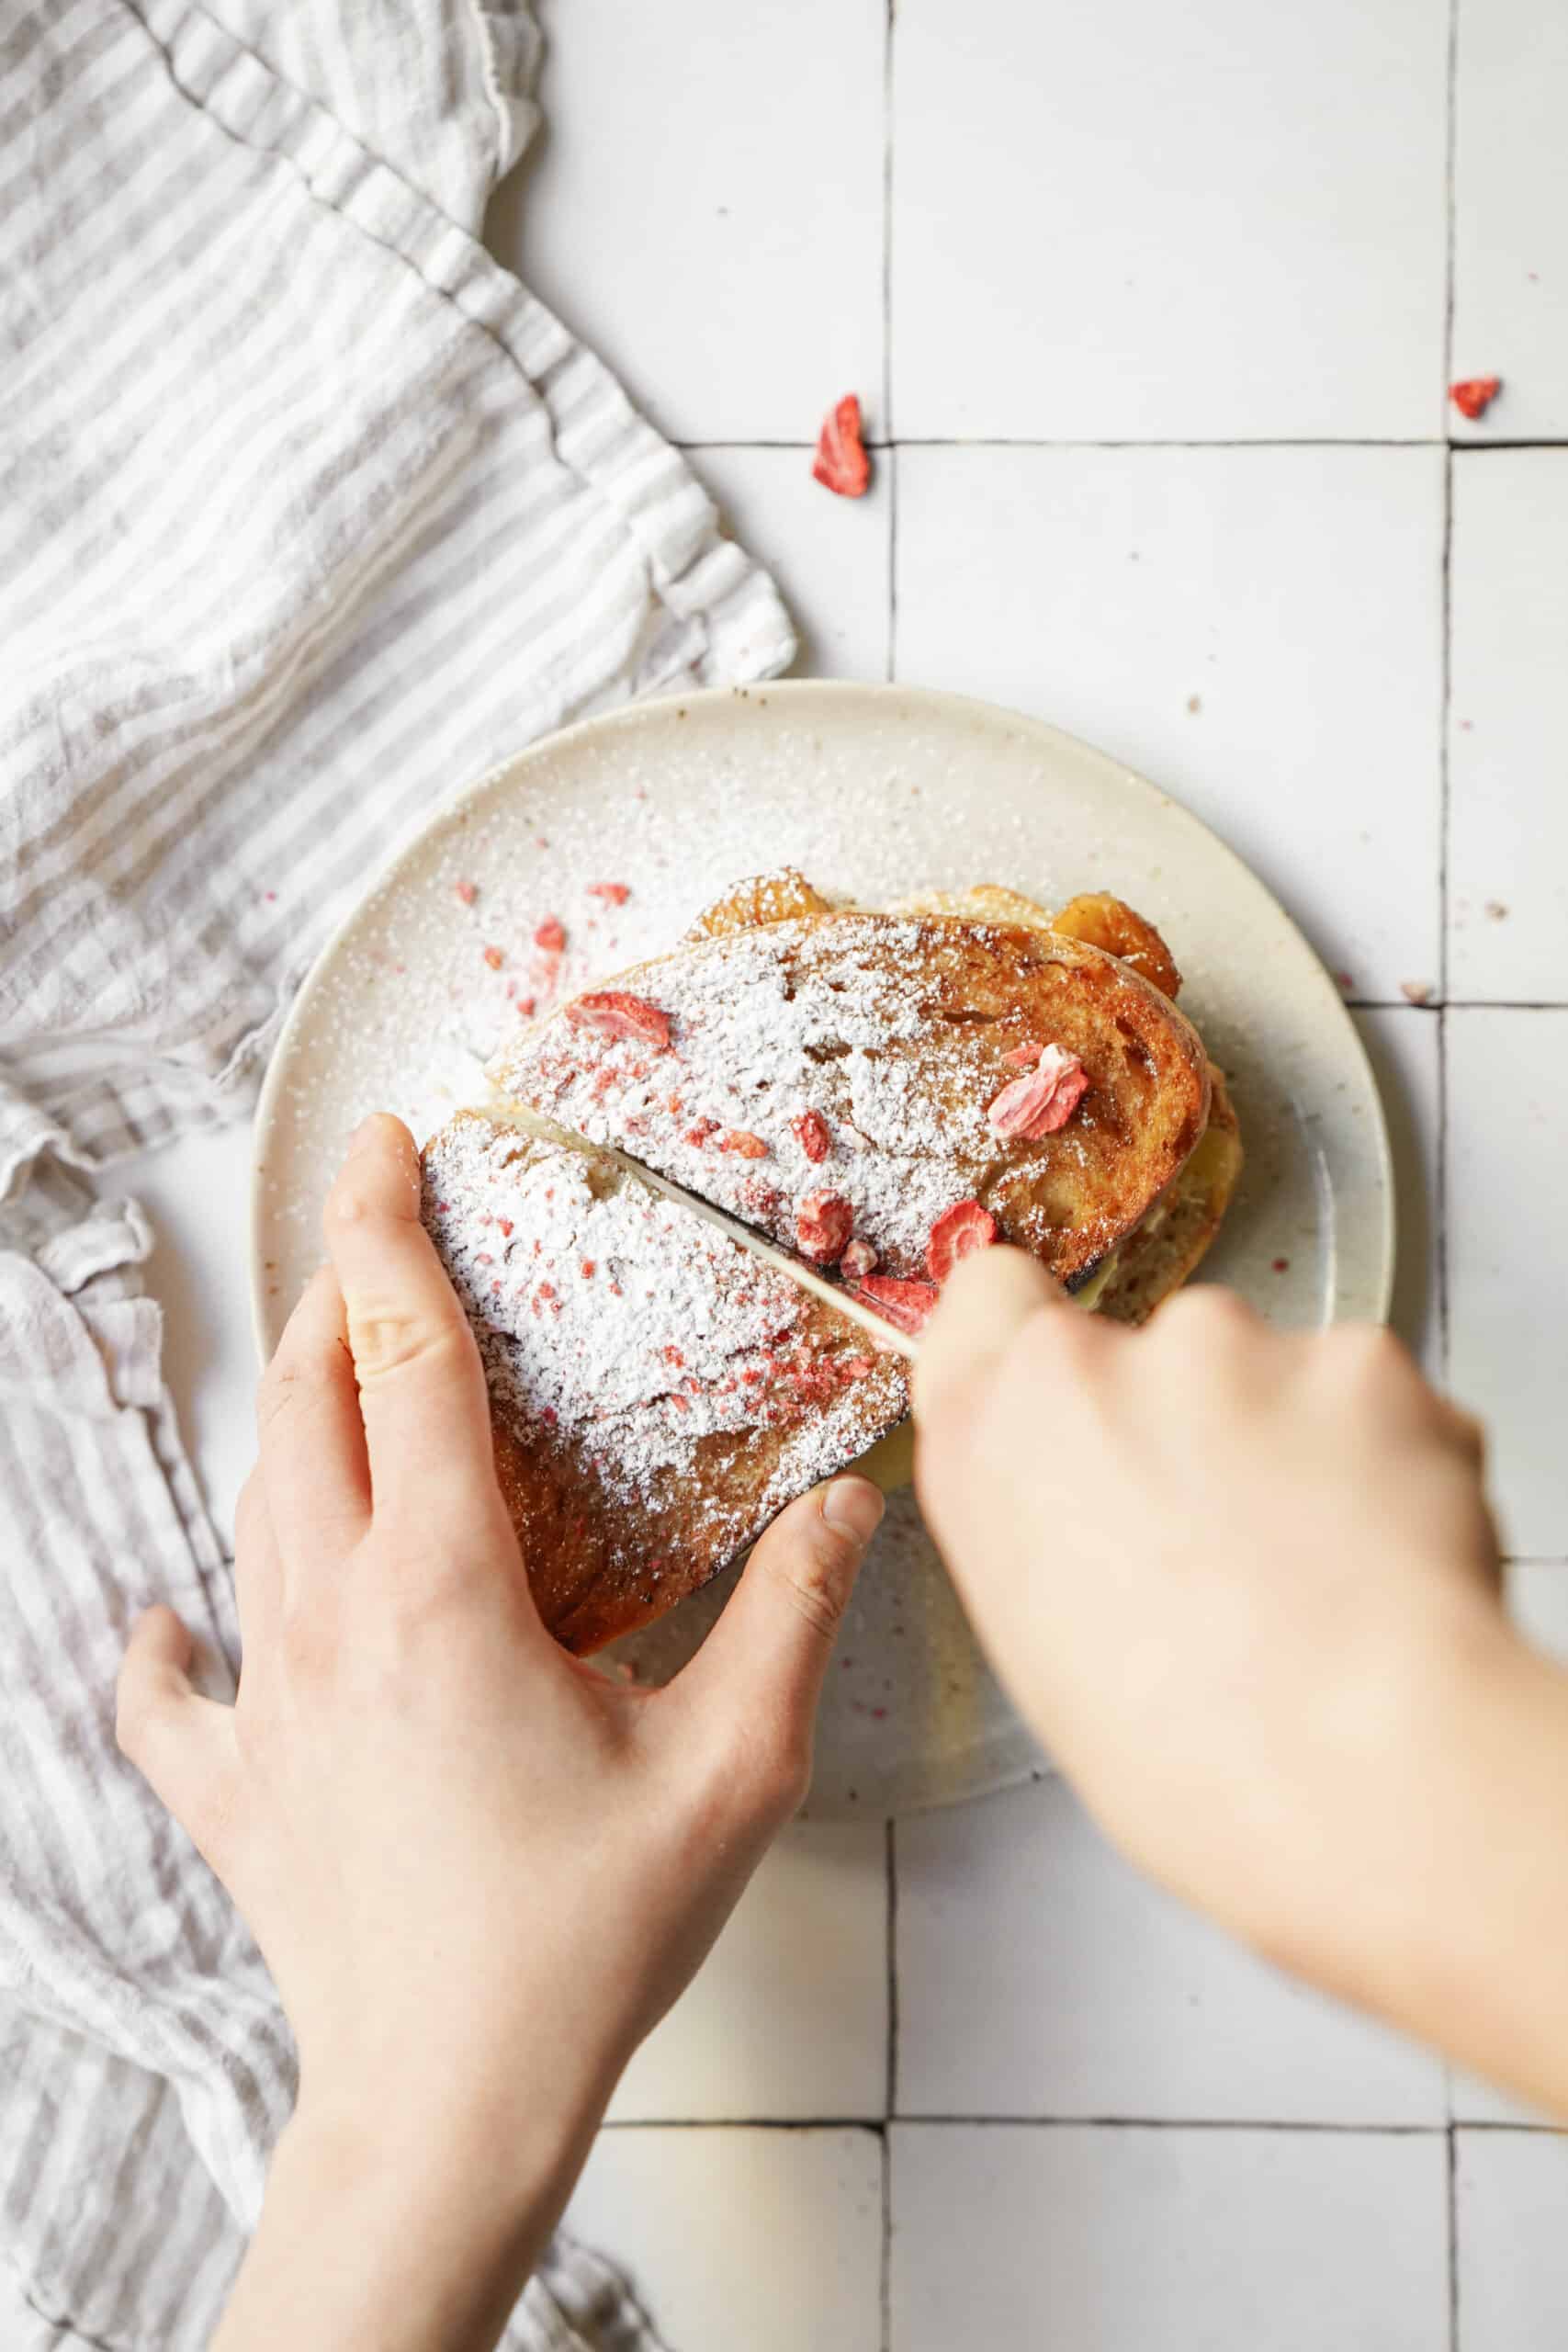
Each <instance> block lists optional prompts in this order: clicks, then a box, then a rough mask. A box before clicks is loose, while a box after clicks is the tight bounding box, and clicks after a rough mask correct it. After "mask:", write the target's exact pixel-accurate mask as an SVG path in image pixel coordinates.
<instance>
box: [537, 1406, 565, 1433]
mask: <svg viewBox="0 0 1568 2352" xmlns="http://www.w3.org/2000/svg"><path fill="white" fill-rule="evenodd" d="M539 1419H541V1420H542V1421H543V1423H544V1425H545V1427H546V1428H547V1430H553V1429H554V1427H555V1425H556V1423H557V1422H558V1420H559V1419H560V1415H559V1414H558V1412H557V1410H556V1408H555V1407H554V1406H553V1405H547V1406H546V1407H545V1409H544V1411H543V1412H542V1413H541V1414H540V1415H539Z"/></svg>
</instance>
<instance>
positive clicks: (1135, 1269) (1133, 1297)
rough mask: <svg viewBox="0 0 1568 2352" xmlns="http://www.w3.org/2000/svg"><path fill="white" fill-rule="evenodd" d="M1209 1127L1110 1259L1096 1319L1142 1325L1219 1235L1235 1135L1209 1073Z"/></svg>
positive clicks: (1234, 1176) (1234, 1165) (1238, 1165)
mask: <svg viewBox="0 0 1568 2352" xmlns="http://www.w3.org/2000/svg"><path fill="white" fill-rule="evenodd" d="M1210 1080H1211V1094H1210V1104H1209V1124H1208V1126H1207V1127H1206V1128H1205V1129H1204V1132H1203V1136H1202V1140H1201V1142H1200V1144H1199V1146H1198V1148H1197V1150H1196V1151H1195V1152H1194V1153H1193V1155H1192V1157H1191V1159H1190V1160H1189V1161H1188V1163H1187V1165H1186V1167H1185V1168H1184V1169H1183V1170H1181V1173H1180V1174H1179V1176H1178V1178H1177V1179H1176V1182H1175V1183H1174V1184H1172V1186H1171V1188H1170V1191H1169V1193H1168V1195H1167V1196H1166V1198H1165V1200H1164V1201H1162V1202H1161V1203H1160V1204H1159V1205H1158V1206H1157V1207H1156V1209H1155V1211H1154V1213H1153V1215H1152V1216H1149V1217H1146V1218H1145V1221H1144V1223H1143V1225H1142V1226H1140V1227H1139V1228H1138V1230H1137V1232H1136V1233H1134V1234H1131V1235H1129V1237H1128V1238H1127V1239H1126V1240H1125V1241H1124V1242H1123V1243H1122V1247H1121V1249H1120V1250H1118V1251H1117V1253H1116V1263H1115V1266H1114V1269H1113V1270H1112V1272H1111V1279H1110V1281H1109V1282H1108V1283H1106V1285H1105V1288H1104V1290H1103V1291H1102V1292H1101V1293H1100V1299H1099V1301H1098V1311H1099V1312H1100V1314H1101V1315H1107V1316H1109V1317H1111V1321H1112V1322H1114V1323H1146V1322H1147V1321H1148V1319H1149V1317H1150V1316H1151V1315H1152V1314H1153V1313H1154V1311H1155V1309H1156V1307H1157V1306H1162V1305H1163V1304H1164V1302H1165V1301H1166V1299H1168V1297H1169V1296H1170V1295H1171V1293H1172V1292H1173V1291H1176V1290H1179V1289H1180V1287H1181V1285H1182V1283H1184V1282H1186V1281H1187V1279H1188V1277H1189V1275H1190V1274H1191V1273H1193V1272H1195V1270H1196V1269H1197V1267H1198V1265H1199V1264H1200V1262H1201V1260H1202V1259H1203V1257H1204V1256H1205V1254H1206V1252H1207V1250H1208V1249H1209V1245H1210V1243H1211V1242H1212V1241H1213V1238H1214V1236H1215V1235H1216V1234H1217V1233H1218V1231H1219V1229H1220V1225H1221V1222H1222V1220H1223V1219H1224V1214H1225V1211H1226V1209H1227V1208H1228V1207H1229V1206H1230V1203H1231V1198H1232V1195H1233V1194H1234V1193H1235V1188H1236V1183H1237V1180H1238V1179H1239V1177H1240V1175H1241V1170H1242V1162H1243V1152H1242V1148H1241V1129H1240V1126H1239V1125H1238V1124H1237V1121H1236V1115H1235V1108H1234V1106H1233V1105H1232V1103H1231V1099H1230V1093H1229V1091H1228V1089H1227V1088H1226V1085H1225V1081H1224V1076H1223V1075H1222V1073H1221V1072H1220V1071H1219V1070H1217V1069H1213V1065H1211V1068H1210Z"/></svg>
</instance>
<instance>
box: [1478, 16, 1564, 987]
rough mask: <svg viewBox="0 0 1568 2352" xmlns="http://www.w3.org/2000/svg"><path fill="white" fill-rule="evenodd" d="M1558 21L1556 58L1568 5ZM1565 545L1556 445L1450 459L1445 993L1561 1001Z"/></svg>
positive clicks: (1560, 470)
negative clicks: (1449, 667) (1451, 557)
mask: <svg viewBox="0 0 1568 2352" xmlns="http://www.w3.org/2000/svg"><path fill="white" fill-rule="evenodd" d="M1562 27H1563V41H1564V48H1565V54H1568V11H1564V12H1563V13H1562ZM1565 96H1568V69H1565ZM1564 153H1568V134H1565V137H1564ZM1565 208H1568V199H1565ZM1565 220H1568V209H1565ZM1564 234H1565V237H1568V228H1565V231H1564ZM1564 275H1565V277H1568V251H1565V260H1564ZM1564 364H1565V366H1568V345H1565V351H1564ZM1563 382H1564V386H1565V391H1564V397H1565V398H1568V376H1565V377H1564V379H1563ZM1565 413H1568V412H1565ZM1565 547H1568V449H1493V450H1488V451H1486V452H1485V453H1484V454H1483V453H1480V452H1475V451H1469V452H1463V453H1461V454H1460V455H1458V456H1456V458H1455V459H1454V515H1453V562H1452V590H1451V595H1452V632H1453V633H1452V648H1453V652H1452V670H1451V675H1452V689H1451V694H1450V731H1449V775H1450V832H1449V842H1450V853H1449V876H1450V880H1449V888H1450V947H1449V959H1450V960H1449V988H1450V994H1452V995H1454V996H1457V997H1486V998H1493V999H1496V998H1515V999H1522V1000H1524V1001H1540V1000H1543V999H1545V1000H1551V1001H1557V1002H1562V1001H1564V1000H1568V793H1565V792H1564V789H1563V786H1564V783H1565V781H1568V563H1565V562H1564V560H1563V549H1564V548H1565Z"/></svg>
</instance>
